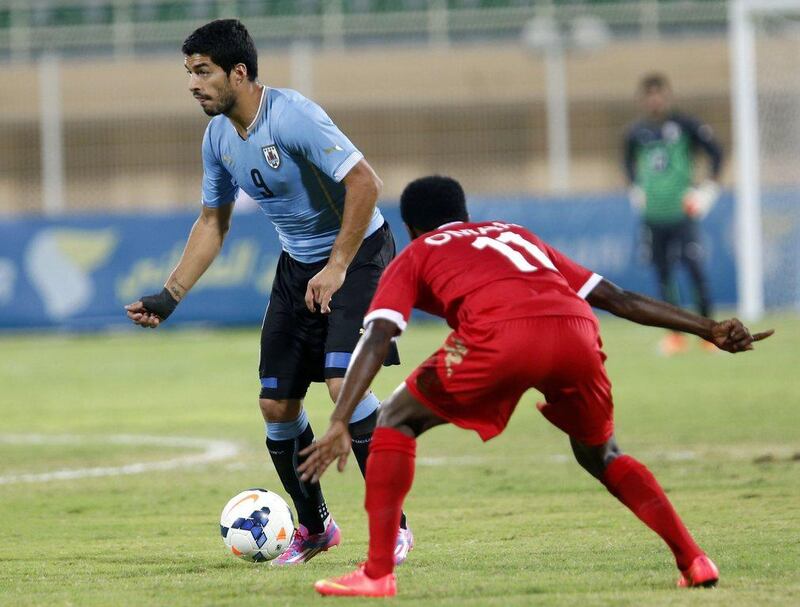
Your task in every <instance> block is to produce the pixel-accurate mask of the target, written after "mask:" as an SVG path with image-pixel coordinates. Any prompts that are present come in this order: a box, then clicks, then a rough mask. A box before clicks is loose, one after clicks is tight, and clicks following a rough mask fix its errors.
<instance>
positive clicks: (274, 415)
mask: <svg viewBox="0 0 800 607" xmlns="http://www.w3.org/2000/svg"><path fill="white" fill-rule="evenodd" d="M258 406H259V408H260V409H261V415H262V416H263V417H264V421H266V422H287V421H292V420H295V419H297V416H298V415H300V410H301V409H302V403H301V402H300V401H297V400H273V399H271V398H259V399H258Z"/></svg>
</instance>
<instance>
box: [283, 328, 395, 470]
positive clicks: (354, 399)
mask: <svg viewBox="0 0 800 607" xmlns="http://www.w3.org/2000/svg"><path fill="white" fill-rule="evenodd" d="M399 333H400V328H399V327H398V326H397V324H395V323H394V322H392V321H390V320H387V319H385V318H376V319H375V320H372V321H371V322H369V323H368V324H367V327H366V330H365V332H364V335H363V336H362V337H361V339H360V340H359V342H358V345H357V346H356V349H355V351H354V352H353V358H352V359H351V361H350V366H348V367H347V373H346V374H345V376H344V383H343V384H342V390H341V392H340V393H339V398H338V399H336V408H335V409H334V410H333V414H331V424H330V427H329V428H328V431H327V432H326V433H325V436H323V437H322V438H321V439H319V440H317V441H316V442H315V443H313V444H311V445H310V446H309V447H307V448H306V449H304V450H303V451H301V452H300V456H302V457H306V460H305V461H304V462H303V463H302V464H301V465H300V466H298V467H297V470H298V472H300V478H301V480H303V481H308V480H311V482H312V483H316V482H318V481H319V479H320V477H321V476H322V475H323V474H324V473H325V470H326V469H327V468H328V466H329V465H330V464H331V462H332V461H333V460H335V459H338V460H339V462H338V464H337V468H338V469H339V472H342V471H343V470H344V467H345V465H346V464H347V456H348V455H349V453H350V448H351V444H350V433H349V431H348V423H349V421H350V418H351V417H352V415H353V411H355V409H356V406H357V405H358V403H359V402H360V401H361V399H362V398H363V396H364V393H365V392H366V391H367V390H369V387H370V385H371V384H372V380H373V379H375V376H376V375H377V374H378V371H379V370H380V368H381V365H382V364H383V361H384V360H385V359H386V355H387V354H388V352H389V344H390V343H391V341H392V338H393V337H396V336H397V335H398V334H399Z"/></svg>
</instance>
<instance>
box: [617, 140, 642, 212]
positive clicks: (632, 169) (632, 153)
mask: <svg viewBox="0 0 800 607" xmlns="http://www.w3.org/2000/svg"><path fill="white" fill-rule="evenodd" d="M634 130H635V127H631V128H630V129H629V130H628V132H627V133H626V134H625V143H624V146H623V149H624V154H623V159H622V166H623V170H624V171H625V178H626V180H627V182H628V201H629V202H630V204H631V207H632V208H633V209H634V210H635V211H637V212H640V211H641V210H642V209H643V208H644V206H645V203H646V202H647V201H646V197H645V193H644V190H643V189H642V188H641V186H639V185H638V184H637V183H636V137H635V134H634Z"/></svg>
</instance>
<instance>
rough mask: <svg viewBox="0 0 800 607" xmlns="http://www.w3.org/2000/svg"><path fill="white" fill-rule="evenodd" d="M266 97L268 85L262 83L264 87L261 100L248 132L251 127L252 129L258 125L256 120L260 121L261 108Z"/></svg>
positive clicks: (248, 130)
mask: <svg viewBox="0 0 800 607" xmlns="http://www.w3.org/2000/svg"><path fill="white" fill-rule="evenodd" d="M266 98H267V86H266V85H262V89H261V101H259V102H258V111H256V115H255V117H254V118H253V122H251V123H250V124H249V125H248V126H247V132H248V133H249V132H250V129H252V128H253V127H254V126H255V125H256V122H258V119H259V118H260V117H261V110H262V109H263V108H264V100H265V99H266Z"/></svg>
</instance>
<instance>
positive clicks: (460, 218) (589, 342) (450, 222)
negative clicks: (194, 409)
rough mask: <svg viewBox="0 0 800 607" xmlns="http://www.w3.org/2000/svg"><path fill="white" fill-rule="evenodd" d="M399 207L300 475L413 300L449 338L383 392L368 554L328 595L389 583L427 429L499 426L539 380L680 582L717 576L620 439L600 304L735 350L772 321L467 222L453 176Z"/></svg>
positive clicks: (545, 407) (371, 592)
mask: <svg viewBox="0 0 800 607" xmlns="http://www.w3.org/2000/svg"><path fill="white" fill-rule="evenodd" d="M401 214H402V217H403V221H404V222H405V224H406V227H407V228H408V231H409V234H410V236H411V238H412V242H411V244H410V245H409V246H408V247H406V249H405V250H404V251H403V252H402V253H401V254H400V255H399V256H398V257H397V258H396V259H395V260H394V261H393V262H392V263H391V264H390V265H389V267H388V268H387V269H386V271H385V272H384V274H383V276H382V277H381V279H380V282H379V284H378V289H377V291H376V293H375V296H374V298H373V300H372V304H371V306H370V309H369V312H368V313H367V316H366V318H365V319H364V325H365V330H366V332H365V334H364V336H363V337H362V339H361V341H360V343H359V345H358V347H357V348H356V350H355V353H354V356H353V359H352V361H351V363H350V367H349V368H348V370H347V374H346V376H345V381H344V385H343V387H342V391H341V393H340V395H339V398H338V400H337V403H336V409H335V410H334V412H333V414H332V416H331V425H330V428H329V429H328V432H327V433H326V434H325V436H324V437H323V438H322V439H320V440H319V441H318V442H317V443H315V444H312V445H311V446H310V447H308V448H307V449H306V450H305V451H304V452H302V453H301V455H305V456H307V457H308V459H306V461H305V462H304V463H303V464H302V465H301V466H300V467H299V471H300V472H301V474H302V478H304V479H313V480H315V481H316V480H317V479H319V477H320V476H321V475H322V474H323V472H324V471H325V469H326V468H327V467H328V465H329V464H330V463H331V462H332V461H333V460H334V459H337V458H338V468H339V470H342V469H343V468H344V466H345V463H346V461H347V456H348V454H349V452H350V436H349V434H348V431H347V423H348V420H349V419H350V414H351V413H352V411H353V409H354V407H355V406H356V405H357V404H358V401H359V400H360V398H361V395H362V394H364V392H365V391H366V390H367V389H368V388H369V385H370V383H371V382H372V380H373V378H374V377H375V375H376V374H377V372H378V370H379V369H380V366H381V363H382V361H383V360H384V358H385V357H386V353H387V351H388V348H389V344H390V343H391V340H392V339H394V338H395V337H397V336H398V335H400V334H401V333H402V332H403V331H404V330H405V328H406V324H407V323H408V320H409V317H410V315H411V310H412V308H418V309H420V310H424V311H426V312H430V313H432V314H436V315H438V316H442V317H444V318H445V319H447V324H448V325H449V326H450V327H451V328H452V329H453V331H452V333H451V334H450V335H449V336H448V337H447V339H446V341H445V343H444V345H443V346H442V347H441V348H440V349H439V350H437V351H436V352H435V353H434V354H433V355H432V356H431V357H430V358H428V360H426V361H425V362H423V363H422V364H421V365H420V366H419V367H418V368H417V369H415V370H414V371H413V372H412V373H411V375H410V376H409V377H408V379H406V381H405V382H404V383H403V384H401V385H400V387H399V388H398V389H397V390H395V392H394V393H393V394H392V395H391V396H390V397H389V398H388V399H387V400H386V401H384V403H383V404H382V406H381V409H380V415H379V419H378V428H377V429H376V430H375V434H374V436H373V439H372V445H371V448H370V453H369V458H368V459H367V492H366V500H365V507H366V510H367V514H368V516H369V536H370V538H369V554H368V557H367V561H366V563H364V564H363V565H362V566H361V567H359V568H358V569H357V570H356V571H354V572H352V573H349V574H347V575H344V576H342V577H339V578H335V579H330V580H320V581H319V582H317V583H316V585H315V588H316V590H317V591H318V592H319V593H321V594H324V595H339V596H393V595H395V594H396V592H397V589H396V582H395V576H394V573H393V569H394V561H393V558H392V552H393V550H394V547H395V535H396V533H397V526H398V523H399V521H400V512H401V507H402V503H403V499H404V498H405V496H406V495H407V493H408V492H409V490H410V489H411V483H412V480H413V476H414V455H415V450H416V438H417V437H418V436H419V435H420V434H422V433H423V432H425V430H427V429H429V428H432V427H434V426H437V425H439V424H444V423H452V424H455V425H457V426H460V427H462V428H467V429H471V430H474V431H476V432H477V433H478V434H479V435H480V437H481V438H482V439H483V440H489V439H490V438H492V437H494V436H497V435H498V434H500V433H501V432H502V431H503V429H504V428H505V426H506V424H507V423H508V420H509V418H510V417H511V414H512V413H513V411H514V408H515V407H516V405H517V403H518V402H519V399H520V397H521V396H522V395H523V393H524V392H526V391H527V390H528V389H530V388H535V389H537V390H539V391H540V392H541V393H542V394H544V397H545V402H544V403H543V404H540V405H539V410H540V411H541V412H542V414H543V415H544V416H545V417H546V418H547V419H548V420H549V421H550V422H551V423H553V424H554V425H555V426H557V427H558V428H560V429H562V430H563V431H564V432H566V433H567V434H568V435H569V438H570V443H571V445H572V450H573V452H574V454H575V458H576V459H577V460H578V463H579V464H580V465H581V466H583V468H585V469H586V470H587V471H588V472H589V473H590V474H591V475H592V476H594V477H595V478H597V479H598V480H599V481H600V482H601V483H602V484H603V485H605V487H606V489H608V491H609V492H610V493H611V494H612V495H613V496H614V497H616V498H617V499H618V500H619V501H621V502H622V503H623V504H624V505H625V506H627V507H628V508H629V509H630V510H631V511H632V512H633V513H634V514H635V515H636V516H637V517H639V519H640V520H641V521H642V522H643V523H644V524H646V525H647V526H648V527H650V528H651V529H652V530H653V531H655V532H656V533H658V534H659V535H660V536H661V538H662V539H663V540H664V541H665V542H666V544H667V546H668V547H669V548H670V550H671V551H672V553H673V554H674V556H675V561H676V563H677V566H678V569H679V570H680V572H681V575H680V579H679V581H678V585H679V586H713V585H715V584H716V583H717V580H718V578H719V572H718V571H717V568H716V566H715V565H714V563H713V562H712V561H711V559H709V558H708V557H707V556H706V554H705V553H704V552H703V551H702V550H701V549H700V547H699V546H698V545H697V544H696V543H695V541H694V539H692V536H691V535H690V534H689V531H688V530H687V529H686V527H685V526H684V524H683V522H682V521H681V519H680V517H679V516H678V514H677V513H676V512H675V510H674V509H673V507H672V504H671V503H670V501H669V499H668V498H667V496H666V495H665V493H664V491H663V490H662V488H661V486H660V485H659V483H658V481H657V480H656V479H655V477H654V476H653V475H652V474H651V473H650V471H649V470H648V469H647V467H646V466H644V464H642V463H640V462H639V461H637V460H636V459H634V458H633V457H631V456H630V455H624V454H623V453H622V452H621V451H620V449H619V447H618V445H617V442H616V440H615V438H614V424H613V402H612V398H611V383H610V382H609V380H608V376H607V375H606V371H605V367H604V365H603V362H604V360H605V355H604V354H603V351H602V349H601V345H602V343H601V341H600V335H599V330H598V329H599V328H598V322H597V318H596V317H595V316H594V314H593V312H592V310H591V308H590V305H591V306H594V307H597V308H600V309H603V310H607V311H609V312H611V313H612V314H615V315H617V316H621V317H622V318H626V319H628V320H631V321H633V322H637V323H640V324H644V325H651V326H657V327H663V328H665V329H671V330H674V331H684V332H686V333H692V334H694V335H697V336H699V337H702V338H703V339H706V340H708V341H709V342H711V343H713V344H715V345H716V346H717V347H718V348H720V349H722V350H726V351H728V352H733V353H736V352H743V351H747V350H752V349H753V342H756V341H759V340H761V339H764V338H766V337H769V336H770V335H772V333H773V331H771V330H770V331H765V332H763V333H758V334H755V335H751V334H750V332H749V331H748V329H747V327H745V326H744V325H742V323H741V322H740V321H739V320H737V319H730V320H724V321H722V322H716V321H714V320H711V319H708V318H704V317H702V316H698V315H696V314H693V313H691V312H689V311H686V310H682V309H680V308H677V307H675V306H672V305H670V304H668V303H664V302H660V301H656V300H653V299H650V298H649V297H645V296H643V295H639V294H637V293H632V292H629V291H625V290H623V289H620V288H619V287H617V286H616V285H614V284H613V283H611V282H609V281H607V280H605V279H604V278H602V277H601V276H599V275H598V274H595V273H593V272H591V271H590V270H587V269H586V268H584V267H582V266H580V265H578V264H577V263H575V262H574V261H572V260H571V259H569V258H568V257H566V256H565V255H563V254H562V253H560V252H559V251H557V250H555V249H553V248H552V247H550V246H549V245H547V243H545V242H544V241H542V240H541V239H540V238H538V237H537V236H536V235H535V234H533V233H532V232H529V231H528V230H526V229H525V228H523V227H521V226H518V225H514V224H511V223H505V222H501V221H491V222H480V223H470V222H469V217H468V214H467V208H466V202H465V199H464V192H463V190H462V189H461V186H460V185H459V184H458V182H456V181H454V180H452V179H449V178H446V177H425V178H422V179H418V180H416V181H414V182H412V183H411V184H409V185H408V186H407V187H406V189H405V190H404V192H403V195H402V197H401Z"/></svg>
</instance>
